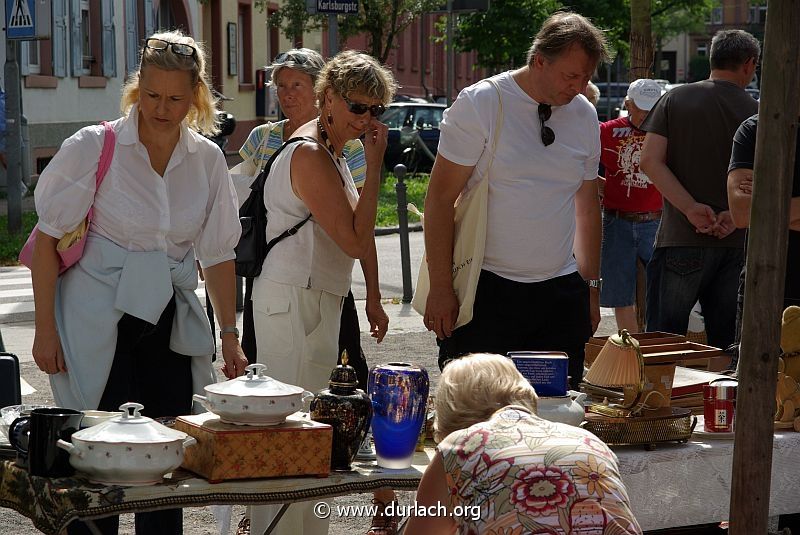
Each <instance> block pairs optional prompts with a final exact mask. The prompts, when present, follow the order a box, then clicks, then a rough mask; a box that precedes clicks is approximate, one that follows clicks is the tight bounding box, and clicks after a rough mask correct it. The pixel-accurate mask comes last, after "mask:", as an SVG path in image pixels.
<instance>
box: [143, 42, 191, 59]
mask: <svg viewBox="0 0 800 535" xmlns="http://www.w3.org/2000/svg"><path fill="white" fill-rule="evenodd" d="M144 46H145V48H149V49H150V50H158V51H164V50H166V49H167V48H169V49H171V50H172V53H173V54H177V55H179V56H185V57H187V58H197V49H196V48H195V47H193V46H192V45H187V44H184V43H171V42H169V41H164V40H163V39H153V38H150V39H148V40H147V41H145V42H144Z"/></svg>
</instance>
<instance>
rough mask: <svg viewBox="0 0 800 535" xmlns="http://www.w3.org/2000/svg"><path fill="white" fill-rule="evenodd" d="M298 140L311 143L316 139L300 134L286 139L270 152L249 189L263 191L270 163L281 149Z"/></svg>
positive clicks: (270, 166)
mask: <svg viewBox="0 0 800 535" xmlns="http://www.w3.org/2000/svg"><path fill="white" fill-rule="evenodd" d="M298 141H310V142H311V143H316V142H317V140H316V139H314V138H313V137H308V136H302V137H293V138H291V139H287V140H286V141H285V142H284V143H283V145H281V146H280V148H278V150H276V151H275V152H273V153H272V156H270V157H269V160H267V163H266V164H265V165H264V169H262V170H261V172H260V173H259V174H258V176H257V177H256V179H255V180H254V181H253V183H252V184H250V189H252V190H257V191H264V184H266V182H267V177H268V176H269V171H270V169H271V168H272V164H273V163H274V162H275V159H276V158H277V157H278V154H280V153H281V152H283V149H285V148H286V147H288V146H289V145H291V144H292V143H297V142H298Z"/></svg>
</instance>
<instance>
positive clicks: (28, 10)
mask: <svg viewBox="0 0 800 535" xmlns="http://www.w3.org/2000/svg"><path fill="white" fill-rule="evenodd" d="M35 2H36V0H6V38H7V39H34V38H35V37H36V24H35V23H36V20H35V19H36V9H35Z"/></svg>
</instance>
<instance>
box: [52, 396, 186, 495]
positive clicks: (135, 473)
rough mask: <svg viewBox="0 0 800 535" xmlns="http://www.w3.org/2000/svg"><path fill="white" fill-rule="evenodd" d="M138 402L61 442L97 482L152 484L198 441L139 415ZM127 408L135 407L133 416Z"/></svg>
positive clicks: (74, 461)
mask: <svg viewBox="0 0 800 535" xmlns="http://www.w3.org/2000/svg"><path fill="white" fill-rule="evenodd" d="M143 408H144V407H143V406H142V405H140V404H138V403H125V404H124V405H121V406H120V409H121V410H122V411H123V412H122V416H116V417H113V418H110V419H107V420H106V421H104V422H101V423H98V424H97V425H94V426H92V427H87V428H86V429H82V430H80V431H76V432H75V433H73V434H72V438H71V441H72V442H71V443H70V442H66V441H64V440H59V441H58V447H59V448H61V449H64V450H67V451H68V452H69V453H70V457H69V462H70V464H71V465H72V466H73V468H75V469H76V470H78V471H79V472H83V473H85V474H86V475H88V476H89V479H90V480H91V481H93V482H96V483H102V484H105V485H126V486H137V485H152V484H154V483H158V482H160V481H161V479H162V477H163V476H164V475H165V474H168V473H169V472H172V471H173V470H175V469H176V468H178V467H179V466H180V465H181V463H183V454H184V449H185V448H186V447H188V446H191V445H193V444H196V443H197V440H195V439H194V438H193V437H190V436H189V435H187V434H186V433H182V432H180V431H176V430H174V429H170V428H168V427H166V426H163V425H161V424H160V423H158V422H155V421H154V420H153V419H151V418H147V417H145V416H142V415H140V414H139V411H140V410H141V409H143ZM128 409H133V415H130V413H129V412H128Z"/></svg>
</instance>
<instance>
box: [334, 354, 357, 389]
mask: <svg viewBox="0 0 800 535" xmlns="http://www.w3.org/2000/svg"><path fill="white" fill-rule="evenodd" d="M348 361H349V359H348V357H347V350H346V349H345V350H344V351H342V363H341V364H339V365H338V366H336V367H335V368H334V369H333V371H332V372H331V378H330V380H329V381H328V384H329V385H330V386H331V388H337V389H340V390H341V389H346V390H352V391H355V389H356V388H357V387H358V376H357V375H356V370H355V368H353V367H352V366H350V365H349V364H348Z"/></svg>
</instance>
